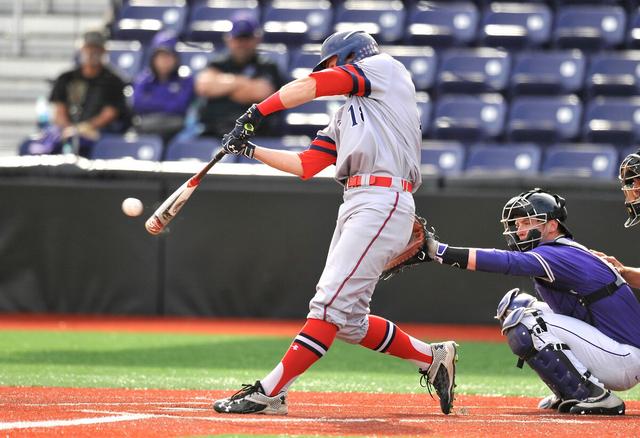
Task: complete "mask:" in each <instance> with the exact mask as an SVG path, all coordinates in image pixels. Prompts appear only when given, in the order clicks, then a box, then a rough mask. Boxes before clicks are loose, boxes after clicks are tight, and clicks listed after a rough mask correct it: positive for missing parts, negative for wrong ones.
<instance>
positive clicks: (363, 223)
mask: <svg viewBox="0 0 640 438" xmlns="http://www.w3.org/2000/svg"><path fill="white" fill-rule="evenodd" d="M414 212H415V204H414V202H413V196H412V195H411V193H408V192H398V191H395V190H393V189H390V188H386V187H376V186H366V187H357V188H353V189H349V190H347V191H345V193H344V202H343V204H342V205H341V206H340V209H339V210H338V219H337V223H336V228H335V231H334V233H333V239H332V240H331V246H330V247H329V254H328V255H327V262H326V265H325V268H324V271H323V272H322V275H321V276H320V280H319V281H318V284H317V286H316V294H315V296H314V297H313V299H312V300H311V302H310V303H309V314H308V316H307V317H308V318H316V319H323V320H326V321H328V322H330V323H332V324H335V325H336V326H337V327H338V338H340V339H342V340H345V341H347V342H352V343H358V342H360V341H361V340H362V338H363V337H364V335H365V334H366V332H367V328H368V318H367V315H368V314H369V302H370V301H371V296H372V294H373V290H374V288H375V286H376V283H377V282H378V277H379V276H380V274H381V273H382V270H383V269H384V266H385V265H386V264H387V262H389V261H390V260H391V259H392V258H393V257H395V256H396V255H398V254H399V253H400V252H401V251H402V250H403V249H404V248H405V246H406V245H407V243H408V242H409V239H410V237H411V232H412V230H413V217H414Z"/></svg>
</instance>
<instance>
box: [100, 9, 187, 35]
mask: <svg viewBox="0 0 640 438" xmlns="http://www.w3.org/2000/svg"><path fill="white" fill-rule="evenodd" d="M187 11H188V8H187V5H186V2H185V0H156V1H154V2H143V1H131V2H128V3H126V4H125V5H124V6H123V7H122V9H121V10H120V14H119V16H118V19H117V20H116V22H115V24H114V35H113V36H114V38H115V39H123V40H140V41H143V42H148V41H150V40H151V39H152V38H153V36H154V35H155V34H156V32H158V31H160V30H173V31H174V32H175V33H176V34H180V33H182V30H183V28H184V24H185V21H186V18H187Z"/></svg>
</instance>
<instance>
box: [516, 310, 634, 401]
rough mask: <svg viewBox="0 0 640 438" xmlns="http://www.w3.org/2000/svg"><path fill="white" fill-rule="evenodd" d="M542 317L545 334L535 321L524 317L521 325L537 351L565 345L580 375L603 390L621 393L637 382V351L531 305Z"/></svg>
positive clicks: (578, 322)
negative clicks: (561, 344)
mask: <svg viewBox="0 0 640 438" xmlns="http://www.w3.org/2000/svg"><path fill="white" fill-rule="evenodd" d="M535 307H536V308H538V309H540V311H541V313H542V319H543V320H544V322H545V324H546V326H547V331H546V332H545V331H542V330H540V328H539V324H538V323H537V322H536V318H535V317H534V316H532V315H526V316H525V317H524V318H523V319H522V321H520V322H522V323H523V324H524V325H525V326H527V328H529V329H531V330H533V332H534V333H533V334H532V337H533V344H534V346H535V348H536V350H538V351H539V350H541V349H542V348H544V346H545V345H547V344H558V343H564V344H567V345H568V346H569V348H570V350H566V351H564V353H565V354H566V355H567V357H568V358H569V360H570V361H571V362H572V363H573V365H574V366H575V367H576V369H577V370H578V371H579V372H580V373H584V372H586V371H587V370H588V371H589V372H590V373H591V374H592V376H593V377H595V379H597V380H598V381H599V382H600V383H602V384H603V385H604V386H605V387H606V388H607V389H611V390H614V391H623V390H627V389H630V388H632V387H634V386H635V385H636V384H637V383H638V382H640V349H638V348H636V347H633V346H631V345H626V344H621V343H619V342H617V341H615V340H613V339H611V338H610V337H609V336H607V335H605V334H604V333H602V332H601V331H600V330H598V329H597V328H596V327H594V326H592V325H589V324H587V323H586V322H583V321H581V320H579V319H576V318H572V317H570V316H566V315H560V314H557V313H553V311H552V310H551V309H550V308H549V306H548V305H546V304H544V303H541V302H538V303H536V305H535Z"/></svg>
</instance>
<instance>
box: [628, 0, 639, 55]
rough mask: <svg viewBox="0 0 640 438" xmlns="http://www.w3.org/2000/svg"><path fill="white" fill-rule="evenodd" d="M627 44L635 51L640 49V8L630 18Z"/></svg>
mask: <svg viewBox="0 0 640 438" xmlns="http://www.w3.org/2000/svg"><path fill="white" fill-rule="evenodd" d="M627 44H628V45H629V47H631V48H633V49H638V48H640V7H638V8H636V9H635V10H634V11H633V13H632V14H631V16H630V17H629V30H628V32H627Z"/></svg>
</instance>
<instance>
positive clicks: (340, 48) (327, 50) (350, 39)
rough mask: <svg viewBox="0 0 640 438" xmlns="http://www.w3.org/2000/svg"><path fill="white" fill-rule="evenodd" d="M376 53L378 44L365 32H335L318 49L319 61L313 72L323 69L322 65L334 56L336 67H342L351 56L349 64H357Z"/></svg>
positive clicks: (378, 51)
mask: <svg viewBox="0 0 640 438" xmlns="http://www.w3.org/2000/svg"><path fill="white" fill-rule="evenodd" d="M378 53H380V50H379V49H378V43H376V40H374V39H373V37H372V36H371V35H369V34H368V33H366V32H365V31H362V30H352V31H345V32H336V33H334V34H333V35H331V36H330V37H329V38H327V39H326V40H324V43H322V48H321V49H320V59H321V61H320V62H319V63H318V65H316V66H315V67H314V69H313V71H318V70H322V69H324V68H325V67H324V64H325V63H326V62H327V61H328V60H329V58H331V57H332V56H334V55H337V56H338V62H337V64H336V65H344V64H346V63H347V58H349V56H351V55H353V56H354V58H353V60H352V61H350V62H357V61H360V60H361V59H364V58H366V57H368V56H373V55H377V54H378Z"/></svg>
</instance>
